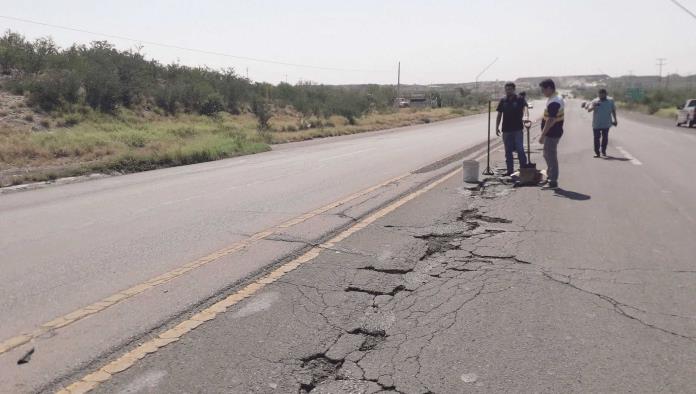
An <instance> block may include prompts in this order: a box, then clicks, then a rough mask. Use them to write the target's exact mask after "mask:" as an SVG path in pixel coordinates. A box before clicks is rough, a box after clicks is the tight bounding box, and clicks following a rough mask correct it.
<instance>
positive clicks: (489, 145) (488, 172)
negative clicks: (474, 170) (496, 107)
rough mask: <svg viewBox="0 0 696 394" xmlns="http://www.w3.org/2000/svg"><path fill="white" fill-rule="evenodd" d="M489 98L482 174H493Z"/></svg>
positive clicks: (489, 101)
mask: <svg viewBox="0 0 696 394" xmlns="http://www.w3.org/2000/svg"><path fill="white" fill-rule="evenodd" d="M491 102H492V101H491V100H488V153H487V155H486V170H485V171H483V175H493V171H491Z"/></svg>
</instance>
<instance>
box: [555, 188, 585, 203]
mask: <svg viewBox="0 0 696 394" xmlns="http://www.w3.org/2000/svg"><path fill="white" fill-rule="evenodd" d="M554 195H555V196H557V197H563V198H567V199H570V200H575V201H587V200H589V199H590V198H592V197H590V196H588V195H587V194H582V193H578V192H572V191H570V190H564V189H561V188H558V189H556V190H555V191H554Z"/></svg>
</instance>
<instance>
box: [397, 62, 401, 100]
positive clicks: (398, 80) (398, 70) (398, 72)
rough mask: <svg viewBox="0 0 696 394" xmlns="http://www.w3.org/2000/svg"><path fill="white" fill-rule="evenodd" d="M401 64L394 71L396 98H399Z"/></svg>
mask: <svg viewBox="0 0 696 394" xmlns="http://www.w3.org/2000/svg"><path fill="white" fill-rule="evenodd" d="M400 92H401V62H399V66H398V68H397V71H396V98H399V97H401V93H400Z"/></svg>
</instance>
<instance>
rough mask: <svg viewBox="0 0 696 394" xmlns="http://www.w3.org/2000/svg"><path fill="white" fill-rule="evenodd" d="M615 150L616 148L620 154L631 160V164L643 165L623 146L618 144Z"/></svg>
mask: <svg viewBox="0 0 696 394" xmlns="http://www.w3.org/2000/svg"><path fill="white" fill-rule="evenodd" d="M616 150H618V151H619V152H621V154H622V155H623V156H624V157H625V158H627V159H628V160H629V161H630V162H631V164H633V165H634V166H642V165H643V163H641V162H640V160H638V159H636V158H635V157H633V155H631V154H630V153H628V151H627V150H626V149H624V148H622V147H620V146H617V147H616Z"/></svg>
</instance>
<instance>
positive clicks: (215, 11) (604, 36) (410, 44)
mask: <svg viewBox="0 0 696 394" xmlns="http://www.w3.org/2000/svg"><path fill="white" fill-rule="evenodd" d="M680 2H681V3H682V4H683V5H684V6H685V7H688V8H689V9H691V10H692V11H696V0H680ZM0 16H6V17H8V16H9V17H14V18H21V19H28V20H32V21H36V22H42V23H46V24H52V25H60V26H67V27H71V28H75V29H80V30H87V31H91V32H95V33H102V34H107V35H113V36H121V37H127V38H132V39H133V40H126V39H114V38H105V37H102V36H99V35H95V34H89V33H84V32H75V31H68V30H63V29H59V28H56V27H51V26H42V25H36V24H31V23H27V22H21V21H17V20H8V19H5V18H2V17H0V29H2V30H3V31H6V30H8V29H11V30H13V31H16V32H18V33H21V34H23V35H25V36H26V37H27V38H30V39H34V38H37V37H46V36H50V37H52V38H53V39H54V40H55V41H56V42H57V43H58V44H59V45H60V46H61V47H66V46H70V45H71V44H73V43H89V42H90V41H94V40H104V39H106V40H108V41H110V42H112V43H113V44H114V45H116V47H117V48H120V49H129V48H135V47H136V46H137V45H138V43H140V44H141V45H142V46H143V48H142V52H143V53H144V54H145V55H146V56H147V57H148V58H152V59H156V60H158V61H160V62H162V63H171V62H178V63H181V64H185V65H190V66H208V67H211V68H216V69H218V68H233V69H234V70H235V71H236V72H237V73H238V74H240V75H242V76H246V75H247V70H248V76H249V78H250V79H252V80H254V81H266V82H271V83H278V82H281V81H286V80H287V81H288V82H289V83H296V82H298V81H300V80H302V81H313V82H316V83H326V84H355V83H385V84H392V83H396V78H397V64H398V62H401V82H402V83H405V84H413V83H418V84H437V83H456V82H470V81H474V80H475V79H476V76H477V75H478V74H479V73H480V72H481V71H482V70H483V69H484V68H485V67H486V66H487V65H489V64H491V63H492V62H494V61H495V63H494V64H493V65H492V66H491V67H490V68H489V69H488V70H487V71H486V72H485V73H484V74H483V75H482V76H481V80H513V79H515V78H518V77H526V76H542V75H571V74H598V73H606V74H609V75H611V76H620V75H627V74H635V75H656V74H657V73H658V67H657V60H656V59H657V58H666V59H667V60H666V62H667V63H666V66H665V67H664V73H665V74H667V73H680V74H696V55H695V54H696V18H693V17H692V16H690V15H689V14H687V13H686V12H684V11H683V10H681V9H680V8H678V7H677V6H676V5H675V4H674V3H673V2H672V1H670V0H639V1H638V0H582V1H576V0H572V1H570V0H569V1H566V0H564V1H561V0H527V1H520V0H497V1H495V0H439V1H425V0H421V1H414V0H401V1H396V0H394V1H393V0H350V1H334V0H293V1H270V0H255V1H251V0H248V1H240V0H227V1H222V0H219V1H212V0H197V1H179V0H175V1H174V0H170V1H164V0H137V1H133V0H118V1H112V0H100V1H94V0H89V1H85V0H62V1H56V0H50V1H47V0H24V1H16V0H0ZM152 43H160V44H168V45H173V46H178V47H185V48H193V49H198V50H202V51H210V52H217V53H224V54H227V55H232V56H239V57H246V58H254V59H262V60H269V61H273V62H280V63H290V64H301V65H307V66H312V67H300V66H296V65H288V64H276V63H265V62H260V61H252V60H248V59H240V58H234V57H231V56H222V55H216V54H205V53H200V52H191V51H186V50H183V49H177V48H171V47H161V46H157V45H154V44H152ZM496 59H497V60H496Z"/></svg>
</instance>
